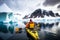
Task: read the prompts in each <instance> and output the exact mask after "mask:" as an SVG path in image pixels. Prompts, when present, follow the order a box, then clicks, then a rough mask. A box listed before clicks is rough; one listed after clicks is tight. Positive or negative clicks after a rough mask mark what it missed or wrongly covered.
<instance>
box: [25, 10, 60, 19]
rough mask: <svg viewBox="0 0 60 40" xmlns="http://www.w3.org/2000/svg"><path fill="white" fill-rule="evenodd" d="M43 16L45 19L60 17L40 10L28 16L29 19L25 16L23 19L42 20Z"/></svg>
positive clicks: (57, 14)
mask: <svg viewBox="0 0 60 40" xmlns="http://www.w3.org/2000/svg"><path fill="white" fill-rule="evenodd" d="M45 16H47V17H50V16H51V17H60V15H59V13H54V12H53V11H46V10H42V9H37V10H35V11H34V12H33V13H32V14H31V15H30V17H28V15H26V16H25V17H24V19H25V18H36V17H38V18H40V17H41V18H44V17H45Z"/></svg>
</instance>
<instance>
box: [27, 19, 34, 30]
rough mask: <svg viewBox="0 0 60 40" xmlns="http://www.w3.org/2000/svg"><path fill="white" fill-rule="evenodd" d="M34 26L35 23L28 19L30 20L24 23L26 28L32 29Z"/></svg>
mask: <svg viewBox="0 0 60 40" xmlns="http://www.w3.org/2000/svg"><path fill="white" fill-rule="evenodd" d="M34 27H35V23H34V22H33V21H32V19H30V21H29V22H28V23H27V24H26V28H28V29H30V30H33V29H34Z"/></svg>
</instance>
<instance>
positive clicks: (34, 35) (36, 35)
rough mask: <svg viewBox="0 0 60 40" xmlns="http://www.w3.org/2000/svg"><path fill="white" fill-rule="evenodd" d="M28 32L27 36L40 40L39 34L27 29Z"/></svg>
mask: <svg viewBox="0 0 60 40" xmlns="http://www.w3.org/2000/svg"><path fill="white" fill-rule="evenodd" d="M26 31H27V34H28V35H29V36H30V38H32V39H34V40H38V39H39V36H38V32H37V31H36V30H35V31H32V30H30V29H28V28H26Z"/></svg>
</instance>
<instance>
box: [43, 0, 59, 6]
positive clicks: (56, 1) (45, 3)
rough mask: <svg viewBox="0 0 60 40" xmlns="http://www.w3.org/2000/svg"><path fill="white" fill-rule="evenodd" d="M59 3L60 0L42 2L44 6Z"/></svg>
mask: <svg viewBox="0 0 60 40" xmlns="http://www.w3.org/2000/svg"><path fill="white" fill-rule="evenodd" d="M58 3H60V0H45V2H44V3H43V5H44V6H48V5H50V6H54V5H56V4H58Z"/></svg>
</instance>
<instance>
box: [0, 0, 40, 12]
mask: <svg viewBox="0 0 60 40" xmlns="http://www.w3.org/2000/svg"><path fill="white" fill-rule="evenodd" d="M39 1H40V0H0V4H1V5H2V4H3V3H6V4H7V5H8V6H9V7H10V8H11V9H13V10H23V11H24V10H25V9H29V8H31V9H32V7H34V6H35V5H36V4H37V3H39Z"/></svg>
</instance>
